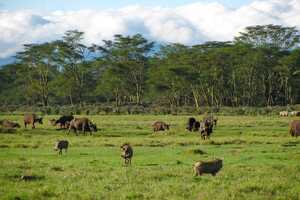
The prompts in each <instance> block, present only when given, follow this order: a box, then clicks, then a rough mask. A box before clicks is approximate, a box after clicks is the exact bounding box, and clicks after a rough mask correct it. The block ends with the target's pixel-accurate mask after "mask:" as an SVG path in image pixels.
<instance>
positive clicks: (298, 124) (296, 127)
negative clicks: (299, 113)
mask: <svg viewBox="0 0 300 200" xmlns="http://www.w3.org/2000/svg"><path fill="white" fill-rule="evenodd" d="M290 134H291V136H293V137H298V136H300V120H294V121H292V123H291V125H290Z"/></svg>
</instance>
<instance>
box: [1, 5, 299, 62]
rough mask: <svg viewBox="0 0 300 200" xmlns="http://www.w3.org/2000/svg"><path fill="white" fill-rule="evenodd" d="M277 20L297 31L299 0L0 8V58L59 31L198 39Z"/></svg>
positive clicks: (89, 38)
mask: <svg viewBox="0 0 300 200" xmlns="http://www.w3.org/2000/svg"><path fill="white" fill-rule="evenodd" d="M270 23H272V24H280V25H284V26H296V27H297V28H298V29H300V1H299V0H256V1H253V2H252V3H250V4H248V5H245V6H242V7H240V8H237V9H231V8H227V7H225V6H224V5H222V4H220V3H201V2H199V3H193V4H187V5H184V6H180V7H177V8H173V9H171V8H161V7H141V6H129V7H125V8H121V9H110V10H93V9H91V10H80V11H55V12H52V13H39V12H36V11H27V10H19V11H13V12H9V11H0V32H1V34H0V58H6V57H8V56H11V55H14V54H15V52H17V51H20V50H21V49H22V45H23V44H24V43H32V42H44V41H49V40H54V39H58V38H60V37H61V36H62V35H63V34H64V32H65V31H67V30H70V29H79V30H81V31H84V32H85V43H87V44H91V43H99V42H100V41H101V40H103V39H112V37H113V35H114V34H135V33H141V34H143V35H145V37H147V38H148V39H150V40H155V41H160V42H179V43H184V44H195V43H201V42H204V41H208V40H231V39H233V37H234V36H236V35H237V34H238V32H240V31H242V30H243V28H244V27H246V26H250V25H257V24H258V25H263V24H270Z"/></svg>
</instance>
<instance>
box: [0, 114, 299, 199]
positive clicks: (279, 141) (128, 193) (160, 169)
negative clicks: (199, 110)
mask: <svg viewBox="0 0 300 200" xmlns="http://www.w3.org/2000/svg"><path fill="white" fill-rule="evenodd" d="M57 117H58V116H54V115H51V116H47V117H46V118H44V123H43V124H42V125H40V124H36V129H34V130H32V129H31V128H28V129H24V125H23V123H22V119H23V117H22V116H21V115H10V116H8V115H0V120H1V119H9V120H13V121H17V122H19V123H20V124H21V125H22V128H21V129H17V130H16V131H14V132H6V130H2V131H1V132H0V168H1V170H0V185H1V187H0V198H1V199H29V200H32V199H137V200H138V199H174V200H176V199H247V200H248V199H250V200H251V199H252V200H257V199H262V200H263V199H272V200H273V199H293V200H296V199H300V185H299V182H300V176H299V174H300V167H299V160H300V154H299V145H300V140H299V138H294V137H291V136H290V135H289V132H288V125H289V122H290V121H291V120H292V118H293V119H294V118H295V119H296V118H297V117H279V116H238V117H233V116H218V119H219V121H218V126H217V128H216V129H215V131H214V133H213V134H212V136H211V138H210V139H209V140H205V141H204V140H201V138H200V136H199V135H198V134H197V133H190V132H187V131H186V130H185V123H186V121H187V119H188V117H190V116H179V115H103V116H99V115H98V116H97V115H95V116H89V118H90V119H91V120H92V121H93V122H95V123H96V124H97V126H98V131H97V132H96V133H93V135H92V136H89V135H87V136H84V135H82V134H81V135H79V136H76V135H75V134H73V133H70V134H69V135H66V131H65V130H56V129H57V127H53V126H52V125H50V123H49V119H52V118H57ZM202 117H203V116H197V118H198V119H202ZM157 120H162V121H164V122H166V123H168V124H170V130H168V131H164V132H155V133H154V132H153V129H152V127H151V125H152V124H153V122H154V121H157ZM58 140H68V141H69V143H70V144H69V148H68V152H67V153H63V154H62V155H58V152H57V151H54V145H55V143H56V142H57V141H58ZM127 142H128V143H130V145H131V146H132V147H133V149H134V154H133V158H132V163H131V165H129V166H125V165H124V160H123V159H122V158H121V156H120V155H121V149H120V146H121V145H122V144H124V143H127ZM216 158H221V159H223V167H222V169H221V170H220V171H219V172H218V173H217V175H216V176H211V175H210V174H205V175H203V176H198V177H196V176H193V173H194V172H193V165H194V163H195V162H196V161H199V160H203V161H210V160H213V159H216Z"/></svg>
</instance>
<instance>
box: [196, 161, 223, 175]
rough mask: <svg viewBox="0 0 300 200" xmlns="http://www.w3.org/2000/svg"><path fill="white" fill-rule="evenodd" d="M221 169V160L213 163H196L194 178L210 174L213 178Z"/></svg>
mask: <svg viewBox="0 0 300 200" xmlns="http://www.w3.org/2000/svg"><path fill="white" fill-rule="evenodd" d="M222 167H223V160H221V159H216V160H213V161H208V162H204V161H198V162H196V163H195V164H194V173H195V176H201V175H202V174H211V175H213V176H215V175H216V174H217V173H218V171H220V169H221V168H222Z"/></svg>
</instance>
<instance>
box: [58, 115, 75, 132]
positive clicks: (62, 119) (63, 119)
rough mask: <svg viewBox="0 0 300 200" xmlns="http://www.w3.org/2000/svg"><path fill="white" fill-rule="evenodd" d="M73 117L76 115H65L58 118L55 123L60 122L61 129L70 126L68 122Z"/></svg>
mask: <svg viewBox="0 0 300 200" xmlns="http://www.w3.org/2000/svg"><path fill="white" fill-rule="evenodd" d="M73 119H74V117H73V116H72V115H63V116H61V117H60V118H59V119H58V120H56V121H55V125H57V124H59V125H60V128H61V129H63V128H69V127H68V125H69V123H68V122H71V121H72V120H73Z"/></svg>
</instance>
